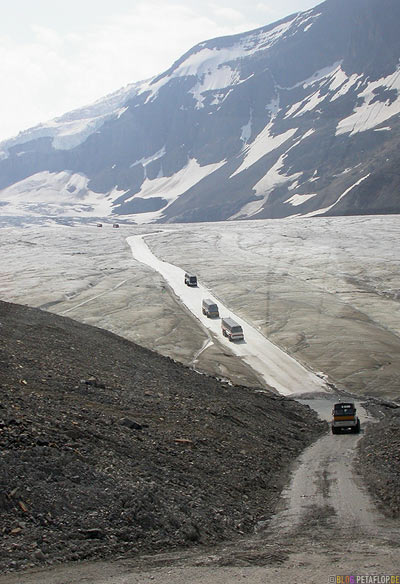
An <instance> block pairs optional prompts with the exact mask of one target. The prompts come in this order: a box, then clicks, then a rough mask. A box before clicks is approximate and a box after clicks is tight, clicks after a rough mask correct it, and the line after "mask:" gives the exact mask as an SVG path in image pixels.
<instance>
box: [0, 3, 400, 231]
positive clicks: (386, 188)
mask: <svg viewBox="0 0 400 584" xmlns="http://www.w3.org/2000/svg"><path fill="white" fill-rule="evenodd" d="M399 25H400V2H399V1H398V0H327V1H326V2H324V3H322V4H320V5H319V6H317V7H316V8H314V9H312V10H308V11H306V12H302V13H298V14H294V15H291V16H289V17H287V18H285V19H283V20H281V21H279V22H277V23H274V24H272V25H269V26H266V27H263V28H260V29H257V30H254V31H250V32H246V33H243V34H239V35H235V36H230V37H223V38H217V39H213V40H210V41H206V42H203V43H200V44H199V45H197V46H195V47H193V48H192V49H191V50H190V51H188V52H187V53H186V54H185V55H183V56H182V57H181V58H180V59H179V60H178V61H177V62H176V63H174V64H173V65H172V67H171V68H170V69H169V70H168V71H166V72H165V73H163V74H161V75H159V76H158V77H155V78H152V79H150V80H148V81H145V82H141V83H136V84H132V85H130V86H128V87H126V88H124V89H122V90H120V91H117V92H115V93H114V94H112V95H110V96H107V97H106V98H105V99H102V100H99V101H98V102H96V103H95V104H93V105H92V106H88V107H86V108H81V109H79V110H75V111H74V112H71V113H69V114H66V115H64V116H62V117H61V118H57V119H55V120H52V121H51V122H49V123H47V124H41V125H39V126H37V127H35V128H32V129H30V130H27V131H24V132H22V133H20V134H19V135H18V136H17V137H16V138H13V139H11V140H8V141H6V142H3V143H1V144H0V189H1V190H0V205H1V210H2V215H8V216H12V215H13V216H21V215H41V216H60V215H61V216H81V217H90V216H99V217H100V216H107V215H111V214H112V215H123V216H127V218H128V217H129V219H130V220H134V221H136V222H138V223H145V222H183V221H185V222H190V221H215V220H233V219H253V218H254V219H261V218H270V217H287V216H315V215H344V214H375V213H399V212H400V197H399V187H400V164H399V163H400V155H399V143H400V116H399V113H400V61H399V58H400V35H399Z"/></svg>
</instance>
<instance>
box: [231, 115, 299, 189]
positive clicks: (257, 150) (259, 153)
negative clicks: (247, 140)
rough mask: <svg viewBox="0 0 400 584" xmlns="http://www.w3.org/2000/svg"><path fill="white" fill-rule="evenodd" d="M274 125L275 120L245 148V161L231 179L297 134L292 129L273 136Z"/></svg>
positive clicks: (294, 129) (295, 129)
mask: <svg viewBox="0 0 400 584" xmlns="http://www.w3.org/2000/svg"><path fill="white" fill-rule="evenodd" d="M272 125H273V120H271V121H270V123H269V124H268V125H267V126H266V127H265V128H264V129H263V130H262V131H261V132H260V133H259V134H258V136H256V138H255V139H254V140H253V142H252V143H251V144H249V145H247V146H245V148H244V150H243V152H244V159H243V162H242V164H241V165H240V166H239V168H237V169H236V170H235V172H234V173H233V174H231V176H230V178H232V177H233V176H235V175H236V174H239V173H240V172H243V170H246V169H247V168H249V167H250V166H252V165H253V164H255V163H256V162H257V161H258V160H260V159H261V158H262V157H263V156H265V155H266V154H268V153H269V152H272V151H273V150H276V149H277V148H279V146H281V145H282V144H283V143H284V142H286V140H289V138H291V137H292V136H293V134H295V133H296V131H297V128H291V129H289V130H287V132H284V133H283V134H278V135H276V136H273V135H272V134H271V128H272Z"/></svg>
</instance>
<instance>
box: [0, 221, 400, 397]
mask: <svg viewBox="0 0 400 584" xmlns="http://www.w3.org/2000/svg"><path fill="white" fill-rule="evenodd" d="M149 231H152V232H154V236H152V235H150V236H149V237H147V238H146V243H147V245H148V246H150V248H151V250H152V252H153V254H154V255H156V256H157V257H158V259H159V260H164V261H165V262H167V263H169V264H174V265H175V266H176V267H178V268H181V269H182V270H185V271H186V270H189V271H191V272H194V273H196V274H197V276H198V278H199V281H200V284H201V285H203V286H204V287H205V288H206V289H207V290H208V291H209V292H207V296H212V297H213V298H215V299H217V300H218V302H219V303H221V305H224V306H225V307H226V310H227V312H229V314H235V315H236V317H237V318H238V319H239V318H240V319H242V320H243V322H244V326H246V327H247V326H248V325H250V326H251V327H253V328H254V329H256V330H257V331H259V332H260V333H262V334H263V335H264V336H265V337H266V338H267V339H268V340H269V341H271V342H272V343H273V344H274V345H276V346H278V347H279V348H281V349H282V350H283V351H284V352H285V353H288V354H289V355H290V356H291V357H293V358H294V359H296V361H298V362H299V363H301V364H305V365H306V366H307V367H306V368H308V369H311V370H313V371H316V372H323V375H324V376H328V378H329V380H330V381H333V382H334V383H336V384H337V385H339V386H340V387H341V388H343V389H348V390H351V391H356V392H360V393H363V392H364V393H369V394H372V395H382V396H383V395H387V396H389V395H390V396H392V397H395V396H397V397H399V396H400V386H399V379H400V303H399V300H400V216H395V215H391V216H373V217H365V216H364V217H326V218H314V219H313V220H312V221H310V220H308V219H301V218H299V219H284V220H276V219H275V220H262V221H244V222H225V223H211V224H207V223H203V224H200V223H198V224H190V225H185V224H180V225H174V226H170V225H165V226H163V232H162V233H160V228H159V226H149V225H146V226H145V227H140V226H133V225H124V224H121V226H120V229H112V226H111V225H110V224H109V223H103V228H102V229H99V228H97V227H96V226H95V224H86V225H84V224H81V225H79V224H78V223H76V224H75V225H74V226H69V227H65V226H54V225H53V226H51V225H49V226H48V227H42V226H35V225H32V226H26V227H24V228H17V227H9V228H3V229H0V247H1V252H2V253H1V258H2V259H1V268H0V270H1V278H0V298H1V299H2V300H8V301H12V302H19V303H22V304H28V305H30V306H40V307H41V308H42V309H47V310H50V311H52V312H56V313H58V314H65V315H67V316H70V317H73V318H76V319H77V320H80V321H83V322H86V323H88V324H93V325H96V326H100V327H102V328H106V329H108V330H111V331H112V332H114V333H117V334H120V335H122V336H124V337H126V338H128V339H131V340H134V341H135V342H139V343H140V344H143V345H145V346H148V347H149V348H151V349H154V350H157V351H159V352H161V353H162V354H164V355H168V356H170V357H172V358H174V359H178V360H181V361H182V362H184V363H186V364H194V365H195V366H196V368H197V369H200V370H201V371H206V372H208V373H211V374H214V375H218V376H222V377H226V378H230V379H233V380H236V382H239V383H250V384H252V385H255V384H258V385H260V384H261V385H262V384H263V383H265V380H264V378H263V377H261V376H260V374H257V376H255V374H253V373H251V370H250V369H249V366H248V364H246V363H245V362H244V361H243V360H242V358H241V357H239V356H234V355H233V354H232V353H231V345H230V344H226V343H225V344H223V343H221V342H220V340H221V337H220V335H219V332H218V331H217V334H216V335H214V334H213V333H212V331H211V330H210V329H209V328H207V327H206V326H203V323H202V321H201V320H199V319H193V317H192V316H191V315H190V313H189V312H188V309H187V308H186V307H184V306H181V303H180V301H179V300H178V299H177V297H176V295H175V293H174V292H172V291H171V289H170V287H169V285H168V284H167V283H166V282H165V281H164V280H163V278H162V277H161V276H160V275H159V273H158V272H155V271H154V270H153V269H151V268H150V267H148V266H146V265H145V264H143V263H140V262H138V261H135V260H134V259H133V258H132V253H131V250H130V248H129V246H128V245H127V244H126V237H131V236H137V235H140V234H143V233H148V232H149ZM188 292H189V291H188ZM234 346H236V345H234ZM257 379H258V381H257ZM263 380H264V381H263Z"/></svg>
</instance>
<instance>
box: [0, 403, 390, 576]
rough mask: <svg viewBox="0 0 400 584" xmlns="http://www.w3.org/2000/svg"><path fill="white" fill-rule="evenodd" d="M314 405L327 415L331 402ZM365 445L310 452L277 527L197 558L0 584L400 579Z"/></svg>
mask: <svg viewBox="0 0 400 584" xmlns="http://www.w3.org/2000/svg"><path fill="white" fill-rule="evenodd" d="M332 399H334V398H333V396H332ZM312 402H315V403H314V405H315V407H316V409H317V410H319V411H320V412H321V414H322V415H323V417H325V416H326V415H327V413H328V411H329V408H330V403H329V400H326V398H322V399H317V398H313V399H311V400H310V403H312ZM359 413H360V414H361V419H362V420H363V425H364V426H365V422H366V420H367V419H369V416H368V415H367V414H366V412H364V411H363V410H362V408H360V407H359ZM359 440H360V436H357V435H352V434H343V435H340V436H335V437H333V436H332V435H330V434H329V435H326V436H323V437H321V438H320V439H319V440H318V441H317V442H316V443H315V444H314V445H312V446H311V447H310V448H308V449H307V450H306V451H305V452H304V454H303V455H302V456H301V457H300V459H299V461H298V463H297V464H296V466H295V468H294V471H293V475H292V480H291V482H290V484H289V485H288V488H287V489H286V490H285V491H284V493H283V498H282V500H281V503H280V507H279V508H278V511H277V514H276V515H275V516H274V518H273V519H272V521H271V522H260V523H259V525H258V529H257V534H255V535H254V536H253V537H247V538H246V539H243V538H242V539H240V540H237V541H233V542H232V543H230V544H225V545H219V546H215V547H213V548H209V549H207V548H200V549H197V550H195V551H192V552H190V551H187V552H176V553H171V554H157V555H155V556H144V557H141V558H137V559H128V558H126V559H120V560H117V561H114V562H112V563H99V564H83V565H78V566H76V565H69V566H67V567H61V568H55V569H53V570H51V571H50V572H49V571H45V572H39V573H36V574H30V575H29V574H26V575H24V576H22V577H14V576H12V575H10V576H9V577H8V578H5V579H1V578H0V583H1V584H3V582H4V584H6V583H7V584H17V583H18V584H39V583H40V584H42V583H43V584H65V582H68V584H78V583H80V582H84V581H87V582H90V583H92V584H149V583H150V582H154V583H155V584H164V583H165V582H168V583H169V584H195V583H196V584H232V582H239V581H247V582H251V583H252V584H265V583H266V582H274V583H277V584H287V583H288V582H294V583H298V584H303V583H305V582H307V583H308V582H310V583H311V584H318V583H320V582H330V581H332V580H329V577H333V576H337V575H346V574H347V575H349V574H352V575H371V574H399V566H400V530H399V521H398V520H392V519H389V518H386V517H384V516H383V515H381V514H380V513H379V512H378V511H377V509H376V507H375V505H374V504H373V502H372V500H371V498H370V496H369V495H368V494H367V492H366V491H365V489H364V487H363V486H362V481H361V480H360V477H359V475H358V474H357V473H356V472H354V471H355V470H356V469H355V467H356V466H357V462H356V456H355V455H356V450H355V446H356V444H357V442H358V441H359ZM333 581H335V582H336V580H333Z"/></svg>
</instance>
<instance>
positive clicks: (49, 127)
mask: <svg viewBox="0 0 400 584" xmlns="http://www.w3.org/2000/svg"><path fill="white" fill-rule="evenodd" d="M138 87H140V83H131V84H129V85H127V86H126V87H123V88H122V89H119V90H118V91H115V92H114V93H111V94H110V95H107V96H106V97H104V98H101V99H99V100H97V101H95V102H94V103H93V104H91V105H88V106H84V107H82V108H79V109H76V110H73V111H72V112H68V113H67V114H64V115H63V116H61V117H58V118H54V119H53V120H50V121H49V122H46V123H44V124H39V125H37V126H35V127H34V128H30V129H28V130H24V131H23V132H20V133H19V134H18V136H16V137H15V138H11V139H10V140H5V141H3V142H1V143H0V158H3V159H4V158H7V157H8V156H9V149H10V148H12V147H13V146H17V145H18V144H24V143H25V142H28V141H29V142H30V141H31V140H37V139H38V138H53V142H52V145H53V147H54V148H56V149H58V150H70V149H72V148H75V147H76V146H79V144H82V142H84V141H85V140H86V138H87V137H88V136H90V135H91V134H93V133H94V132H95V131H96V130H98V129H99V128H100V127H101V126H102V125H103V124H104V122H106V121H107V120H110V119H112V118H119V117H121V115H122V114H123V113H124V112H125V111H126V110H127V109H128V108H127V107H126V106H125V103H126V102H127V101H128V100H129V99H132V97H134V96H135V95H136V93H137V90H138Z"/></svg>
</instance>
